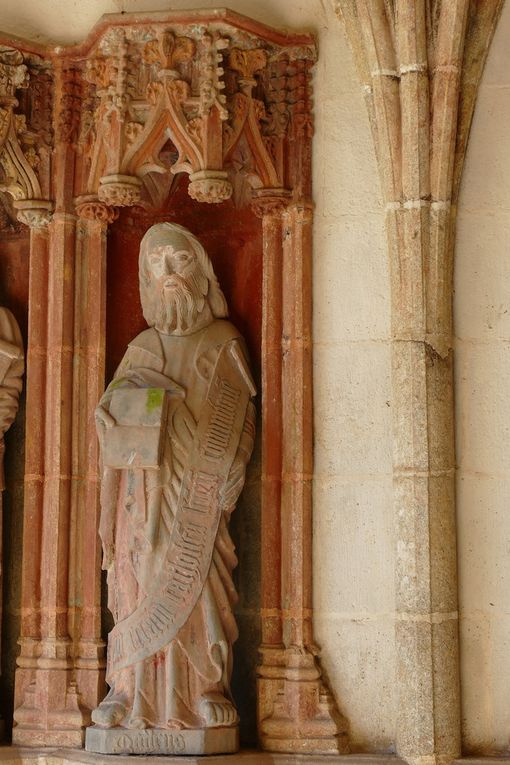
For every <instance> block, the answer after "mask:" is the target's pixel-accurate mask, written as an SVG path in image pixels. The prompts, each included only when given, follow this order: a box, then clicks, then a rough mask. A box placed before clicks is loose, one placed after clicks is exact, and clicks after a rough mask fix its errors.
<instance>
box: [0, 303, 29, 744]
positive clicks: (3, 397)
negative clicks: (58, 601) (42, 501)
mask: <svg viewBox="0 0 510 765" xmlns="http://www.w3.org/2000/svg"><path fill="white" fill-rule="evenodd" d="M24 368H25V361H24V356H23V340H22V338H21V332H20V329H19V326H18V322H17V321H16V319H15V318H14V316H13V315H12V313H11V312H10V311H9V310H8V309H7V308H3V307H0V538H1V528H2V524H3V507H2V505H3V501H2V492H3V490H4V489H5V478H4V454H5V441H4V436H5V434H6V432H7V431H8V430H9V428H10V427H11V425H12V423H13V421H14V418H15V417H16V414H17V411H18V405H19V395H20V393H21V387H22V379H21V378H22V377H23V372H24ZM2 558H3V556H2ZM2 578H3V560H1V559H0V590H1V586H2ZM1 615H2V614H1V605H0V623H1ZM2 726H3V722H1V721H0V729H2Z"/></svg>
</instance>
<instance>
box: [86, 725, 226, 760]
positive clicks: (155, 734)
mask: <svg viewBox="0 0 510 765" xmlns="http://www.w3.org/2000/svg"><path fill="white" fill-rule="evenodd" d="M85 749H86V751H87V752H99V753H100V754H188V755H193V754H196V755H200V754H232V753H234V752H237V751H238V749H239V729H238V728H237V727H235V728H199V729H195V730H168V729H164V728H146V729H145V730H128V729H127V728H99V727H98V726H97V725H93V726H92V727H90V728H87V732H86V735H85Z"/></svg>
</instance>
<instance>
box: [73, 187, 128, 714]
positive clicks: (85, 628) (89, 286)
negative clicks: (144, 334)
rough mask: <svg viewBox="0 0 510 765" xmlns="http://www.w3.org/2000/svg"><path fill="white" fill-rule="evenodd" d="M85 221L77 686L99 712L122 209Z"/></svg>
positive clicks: (89, 207) (76, 491)
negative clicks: (107, 436)
mask: <svg viewBox="0 0 510 765" xmlns="http://www.w3.org/2000/svg"><path fill="white" fill-rule="evenodd" d="M76 206H77V212H78V214H79V216H80V223H79V230H78V246H77V258H76V268H77V272H78V274H79V278H78V279H77V290H78V292H77V294H76V301H75V304H76V310H75V360H76V362H75V374H74V384H73V433H74V437H73V506H74V508H75V514H76V522H75V529H76V533H75V538H74V545H73V565H71V573H72V576H73V578H72V588H73V594H74V597H73V606H72V608H71V609H70V616H71V617H72V621H73V629H72V634H73V636H74V643H75V663H74V664H75V669H76V683H77V687H78V692H79V694H80V701H81V703H82V705H83V706H84V707H86V708H87V709H88V710H91V709H94V708H95V707H96V706H97V705H98V704H99V702H100V701H101V699H102V698H103V697H104V695H105V684H104V675H105V666H106V660H105V643H104V641H103V640H102V639H101V544H100V540H99V536H98V528H99V516H100V505H99V472H98V458H99V445H98V440H97V435H96V429H95V422H94V410H95V408H96V406H97V403H98V401H99V399H100V398H101V395H102V393H103V390H104V375H105V335H106V326H105V324H106V234H107V227H108V224H109V223H111V222H112V221H113V220H114V218H115V217H116V214H117V213H116V211H115V209H114V208H110V207H107V205H105V204H102V203H101V202H99V201H98V200H97V199H96V198H92V197H87V198H85V197H81V198H79V199H78V200H77V205H76Z"/></svg>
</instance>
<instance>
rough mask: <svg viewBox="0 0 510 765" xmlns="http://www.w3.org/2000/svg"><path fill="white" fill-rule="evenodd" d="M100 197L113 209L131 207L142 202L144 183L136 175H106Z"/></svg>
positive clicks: (100, 188) (100, 189)
mask: <svg viewBox="0 0 510 765" xmlns="http://www.w3.org/2000/svg"><path fill="white" fill-rule="evenodd" d="M100 184H101V185H100V186H99V191H98V196H99V199H100V201H101V202H104V203H105V204H106V205H109V206H111V207H131V206H132V205H136V204H137V203H138V202H139V201H140V197H141V186H142V182H141V180H140V179H139V178H137V177H136V176H134V175H120V174H115V175H105V176H103V178H101V181H100Z"/></svg>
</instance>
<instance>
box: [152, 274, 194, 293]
mask: <svg viewBox="0 0 510 765" xmlns="http://www.w3.org/2000/svg"><path fill="white" fill-rule="evenodd" d="M159 284H160V287H161V290H162V292H163V293H164V292H166V291H167V290H168V291H169V292H170V291H173V290H175V289H179V288H183V287H184V288H187V287H188V288H189V284H188V280H187V279H185V278H184V276H181V275H180V274H172V275H171V276H164V277H163V278H162V279H160V282H159Z"/></svg>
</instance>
